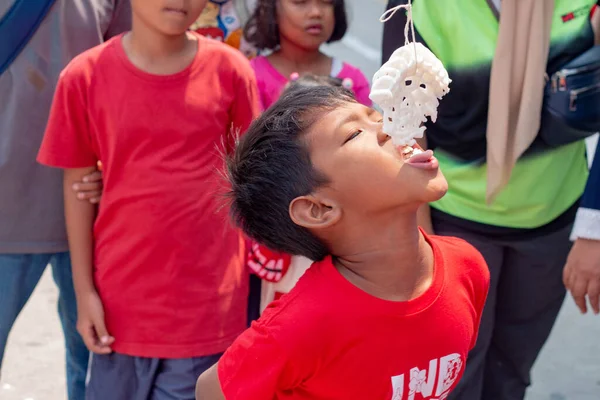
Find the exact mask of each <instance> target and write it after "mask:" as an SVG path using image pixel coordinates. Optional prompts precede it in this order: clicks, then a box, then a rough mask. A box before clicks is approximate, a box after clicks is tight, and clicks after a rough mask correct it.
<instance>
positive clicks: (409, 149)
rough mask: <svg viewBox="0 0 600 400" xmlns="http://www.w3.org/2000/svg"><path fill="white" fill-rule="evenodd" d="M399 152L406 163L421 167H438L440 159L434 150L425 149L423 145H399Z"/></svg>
mask: <svg viewBox="0 0 600 400" xmlns="http://www.w3.org/2000/svg"><path fill="white" fill-rule="evenodd" d="M398 152H399V153H400V155H401V156H402V159H403V160H404V162H405V163H406V164H409V165H411V166H413V167H418V168H421V169H436V168H437V166H438V161H437V160H436V158H435V157H434V156H433V151H431V150H423V149H422V148H421V146H419V145H418V144H415V145H413V146H408V145H405V146H399V147H398Z"/></svg>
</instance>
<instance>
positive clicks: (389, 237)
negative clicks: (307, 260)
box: [335, 213, 433, 301]
mask: <svg viewBox="0 0 600 400" xmlns="http://www.w3.org/2000/svg"><path fill="white" fill-rule="evenodd" d="M353 231H354V232H347V233H348V234H347V235H345V236H346V237H345V240H344V242H345V245H344V246H343V247H340V248H338V249H337V250H336V251H335V253H336V267H337V269H338V270H339V271H340V273H341V274H342V275H343V276H344V277H345V278H346V279H348V281H350V282H351V283H352V284H354V285H355V286H357V287H358V288H360V289H362V290H364V291H365V292H367V293H369V294H371V295H373V296H375V297H379V298H382V299H385V300H391V301H408V300H411V299H414V298H416V297H419V296H420V295H421V294H423V293H424V292H425V291H426V290H427V289H428V288H429V286H431V283H432V280H433V250H432V249H431V246H430V245H429V243H427V241H426V240H425V238H424V236H423V235H422V234H421V233H420V232H419V230H418V226H417V218H416V214H415V213H410V214H400V215H394V216H389V215H384V216H381V218H369V223H368V224H367V225H365V226H361V227H360V229H353Z"/></svg>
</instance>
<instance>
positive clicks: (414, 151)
mask: <svg viewBox="0 0 600 400" xmlns="http://www.w3.org/2000/svg"><path fill="white" fill-rule="evenodd" d="M422 152H423V150H419V149H413V156H414V155H415V154H421V153H422Z"/></svg>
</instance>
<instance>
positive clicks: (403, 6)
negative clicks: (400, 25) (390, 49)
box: [379, 0, 418, 65]
mask: <svg viewBox="0 0 600 400" xmlns="http://www.w3.org/2000/svg"><path fill="white" fill-rule="evenodd" d="M400 9H406V11H407V12H406V25H404V45H405V46H407V45H408V44H410V43H411V42H410V41H409V36H408V30H409V28H410V33H411V35H412V43H413V47H414V51H415V65H416V64H418V60H417V45H416V41H417V37H416V35H415V24H414V22H413V17H412V0H408V4H401V5H399V6H396V7H392V8H390V9H389V10H387V11H386V12H384V13H383V15H382V16H381V17H379V21H380V22H387V21H389V20H390V19H391V18H392V17H393V16H394V14H396V12H397V11H398V10H400Z"/></svg>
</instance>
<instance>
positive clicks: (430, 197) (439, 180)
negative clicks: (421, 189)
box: [425, 173, 448, 203]
mask: <svg viewBox="0 0 600 400" xmlns="http://www.w3.org/2000/svg"><path fill="white" fill-rule="evenodd" d="M447 192H448V182H447V181H446V178H444V176H443V175H442V174H441V173H440V174H439V175H438V176H437V177H436V178H435V179H432V180H431V181H429V183H428V184H427V193H426V197H427V198H426V199H425V202H426V203H433V202H435V201H438V200H439V199H441V198H442V197H444V195H445V194H446V193H447Z"/></svg>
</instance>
